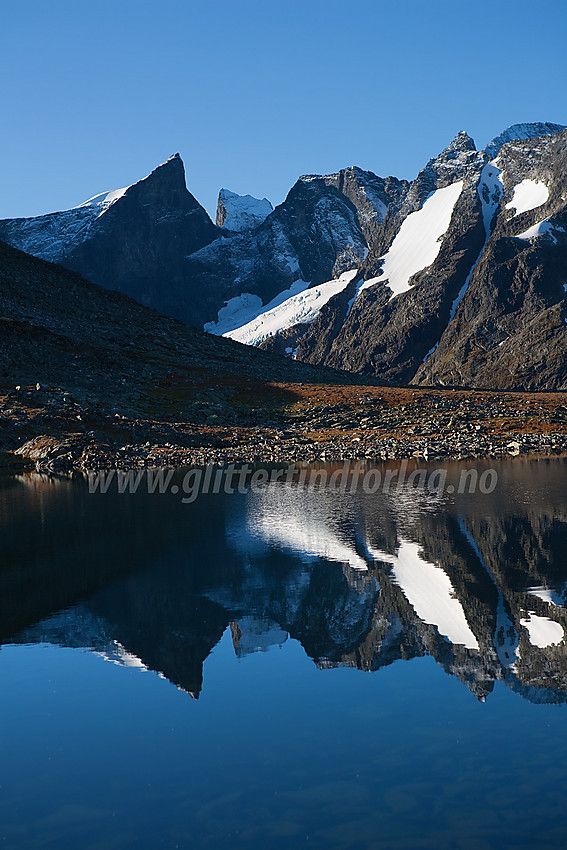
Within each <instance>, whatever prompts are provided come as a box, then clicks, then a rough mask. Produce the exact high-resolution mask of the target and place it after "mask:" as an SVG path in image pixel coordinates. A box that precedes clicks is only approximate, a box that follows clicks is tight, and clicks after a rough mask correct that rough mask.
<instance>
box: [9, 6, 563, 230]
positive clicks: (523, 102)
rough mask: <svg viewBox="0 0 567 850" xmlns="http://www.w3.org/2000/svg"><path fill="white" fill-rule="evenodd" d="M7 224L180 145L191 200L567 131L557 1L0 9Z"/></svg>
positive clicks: (144, 169)
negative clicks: (468, 139) (559, 126)
mask: <svg viewBox="0 0 567 850" xmlns="http://www.w3.org/2000/svg"><path fill="white" fill-rule="evenodd" d="M0 14H1V16H0V79H1V80H2V84H1V86H0V104H1V109H2V111H1V115H2V119H3V120H2V132H1V134H0V218H4V217H12V216H22V215H37V214H41V213H44V212H48V211H51V210H56V209H65V208H68V207H70V206H75V205H76V204H78V203H80V202H81V201H83V200H86V199H87V198H88V197H91V196H93V195H95V194H97V193H99V192H101V191H103V190H106V189H111V188H119V187H122V186H125V185H128V184H130V183H133V182H135V181H136V180H138V179H140V178H141V177H143V176H145V175H146V174H147V173H148V172H149V171H151V170H152V169H153V168H155V166H156V165H158V164H159V163H160V162H162V161H163V160H165V159H166V158H167V157H168V156H169V155H170V154H172V153H175V152H176V151H179V152H180V154H181V156H182V157H183V160H184V162H185V167H186V171H187V183H188V187H189V189H190V190H191V191H192V192H193V194H194V195H195V196H196V197H197V198H198V199H199V200H200V201H201V203H203V204H204V205H205V206H206V207H207V209H208V210H209V211H210V212H212V213H213V212H214V209H215V207H216V198H217V194H218V190H219V189H220V188H221V187H223V186H224V187H226V188H229V189H232V190H233V191H236V192H240V193H246V192H250V193H251V194H253V195H257V196H260V197H262V196H267V197H268V198H270V200H271V201H272V202H273V203H279V202H281V201H282V200H283V199H284V197H285V195H286V194H287V191H288V190H289V188H290V187H291V185H292V184H293V183H294V181H295V180H296V179H297V177H298V176H299V175H300V174H305V173H325V172H333V171H336V170H338V169H339V168H342V167H344V166H348V165H354V164H356V165H359V166H361V167H363V168H368V169H370V170H372V171H375V172H376V173H378V174H380V175H384V176H386V175H388V174H394V175H396V176H398V177H406V178H412V177H414V176H415V174H416V173H417V171H418V170H419V169H420V168H421V167H422V166H423V165H424V164H425V162H426V161H427V159H428V158H429V157H430V156H433V155H435V154H436V153H438V152H439V151H440V150H441V149H442V148H443V147H445V145H446V144H448V142H449V141H450V140H451V138H452V137H453V136H454V135H455V134H456V133H457V132H458V130H461V129H465V130H467V132H469V133H470V134H471V135H472V136H473V138H474V139H475V141H476V143H477V145H478V146H483V145H484V144H486V143H487V142H488V141H489V139H490V138H492V137H493V136H494V135H496V134H497V133H498V132H500V131H501V130H502V129H504V127H506V126H508V125H509V124H513V123H516V122H519V121H555V122H558V123H565V124H567V86H566V82H567V71H566V64H565V58H566V45H567V3H565V0H538V2H532V0H530V2H527V0H503V2H498V0H496V2H491V3H488V2H483V0H480V2H466V3H465V2H462V1H461V0H453V2H448V0H398V2H394V0H388V2H382V0H261V1H260V0H184V2H182V0H152V2H149V0H35V2H34V0H17V2H16V0H0Z"/></svg>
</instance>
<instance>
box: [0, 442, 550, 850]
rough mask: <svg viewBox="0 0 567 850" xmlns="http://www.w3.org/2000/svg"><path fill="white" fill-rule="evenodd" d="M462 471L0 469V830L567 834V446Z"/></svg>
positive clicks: (532, 837) (298, 835)
mask: <svg viewBox="0 0 567 850" xmlns="http://www.w3.org/2000/svg"><path fill="white" fill-rule="evenodd" d="M376 469H378V470H379V471H381V472H382V473H384V472H385V471H386V467H383V468H382V467H376ZM423 469H424V470H425V471H426V472H427V473H428V474H430V473H431V472H432V471H433V470H431V469H429V468H427V467H426V466H424V467H423ZM471 469H472V470H474V475H473V474H470V475H468V477H467V476H465V478H466V486H462V483H463V481H464V480H465V479H463V478H462V476H463V471H464V472H465V473H467V471H470V470H471ZM444 470H445V471H444V475H443V476H442V477H440V476H437V477H436V478H435V486H429V485H428V484H427V483H424V481H423V479H420V478H414V480H413V481H412V482H409V483H408V481H407V480H406V481H405V482H400V481H399V480H398V481H397V482H396V480H395V476H394V479H393V480H392V481H391V486H388V487H384V486H382V485H381V484H379V483H377V482H378V481H379V477H377V476H376V474H374V475H373V476H371V477H370V478H368V480H367V479H366V478H365V479H364V481H365V482H366V484H365V486H362V485H361V486H359V483H360V481H359V482H358V483H356V484H353V483H352V481H351V482H350V483H349V484H348V486H347V487H343V486H342V485H341V484H340V482H339V486H331V481H332V480H333V481H334V482H335V483H336V482H337V481H338V478H335V479H332V475H333V472H337V469H335V468H330V467H329V468H325V467H323V466H320V467H317V469H316V470H303V479H302V478H301V475H300V473H298V476H299V477H293V479H292V480H273V481H271V482H270V481H268V482H263V481H262V480H260V481H259V483H258V484H257V486H255V487H251V486H232V487H231V486H227V487H225V486H224V484H223V485H222V486H221V487H220V492H213V491H211V488H208V491H207V488H206V487H201V490H200V491H199V492H197V491H196V490H193V489H191V490H190V488H189V487H188V484H187V481H188V479H187V478H186V475H187V472H186V471H184V470H177V471H175V472H172V473H171V476H170V477H169V479H164V481H165V486H164V487H161V489H162V490H163V492H159V490H160V488H157V489H156V488H155V487H154V488H153V489H154V492H150V491H151V489H152V486H148V481H147V480H146V478H145V477H144V476H142V477H141V479H140V481H139V482H138V485H137V486H130V485H128V486H124V484H123V480H122V479H121V478H120V477H119V476H118V475H116V476H115V477H114V478H110V479H108V480H107V481H106V484H104V482H103V483H102V485H101V481H102V479H100V478H99V479H97V480H93V479H91V480H90V481H89V479H88V478H87V477H85V476H82V475H78V474H73V475H69V476H56V475H43V474H39V473H27V474H18V475H4V476H3V477H2V478H0V541H1V566H0V583H1V585H0V631H1V634H0V641H1V649H0V687H1V691H0V692H1V695H2V696H1V699H0V764H1V774H0V847H3V848H10V850H28V848H29V850H32V848H33V850H40V849H41V850H48V848H49V850H78V848H79V850H130V848H132V850H134V848H136V850H138V848H143V850H146V848H147V850H154V848H196V850H205V848H209V850H221V848H222V850H225V848H229V847H230V848H243V849H244V848H245V849H246V850H291V849H292V848H293V850H296V848H310V849H312V850H315V848H320V850H339V849H340V850H417V848H424V850H425V848H428V849H429V848H431V850H434V849H435V850H442V848H455V850H456V848H458V849H459V850H493V849H494V850H504V848H514V850H520V848H526V850H528V848H529V850H534V848H542V849H543V848H564V847H565V846H566V843H567V838H566V835H567V805H566V802H567V767H566V765H567V734H566V729H567V644H566V636H567V607H566V605H567V602H566V600H567V487H566V482H567V459H564V458H553V459H545V458H540V459H536V458H531V459H530V458H528V459H523V458H514V459H510V460H508V461H499V462H489V461H482V462H481V461H474V462H473V461H471V462H469V463H464V464H463V463H462V464H457V463H453V464H448V465H447V466H446V467H445V468H444ZM311 472H314V473H316V475H314V476H312V477H311V478H310V476H309V475H307V477H306V473H311ZM487 472H489V473H490V474H487V475H485V476H484V479H481V476H482V474H483V473H487ZM323 473H324V474H323ZM445 475H446V477H445ZM475 476H476V478H475ZM441 478H442V479H443V480H442V481H441ZM477 478H478V480H483V481H484V486H483V487H482V488H481V487H480V485H479V483H478V480H476V479H477ZM121 481H122V484H121ZM381 481H382V482H383V481H384V476H383V475H382V478H381ZM440 481H441V484H442V486H440ZM191 482H192V483H195V476H193V478H191ZM430 482H431V478H430ZM162 483H164V482H162ZM201 483H202V482H201ZM154 485H155V481H154ZM214 489H215V488H212V490H214ZM216 489H219V488H218V487H217V488H216ZM104 490H105V492H103V491H104ZM120 490H124V491H125V492H120ZM189 491H190V492H189ZM483 491H484V492H483Z"/></svg>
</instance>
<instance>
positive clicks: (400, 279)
mask: <svg viewBox="0 0 567 850" xmlns="http://www.w3.org/2000/svg"><path fill="white" fill-rule="evenodd" d="M462 189H463V181H462V180H458V181H457V182H456V183H452V184H451V185H450V186H446V187H445V188H444V189H437V190H436V191H435V192H433V194H431V195H430V196H429V198H428V199H427V200H426V201H425V203H424V205H423V206H422V208H421V209H420V210H417V211H416V212H413V213H410V215H408V217H407V218H406V219H404V222H403V224H402V226H401V227H400V230H399V232H398V234H397V236H396V238H395V239H394V241H393V242H392V245H391V247H390V249H389V251H388V252H387V253H386V254H385V255H384V257H383V258H382V259H383V260H384V264H383V266H382V273H381V274H380V275H379V276H378V277H374V278H371V279H370V280H367V281H365V283H363V284H362V286H361V287H360V289H359V290H358V291H359V293H360V292H362V291H363V290H364V289H367V288H368V287H369V286H374V284H376V283H386V282H387V284H388V287H389V288H390V289H391V291H392V297H394V296H395V295H401V293H402V292H407V290H408V289H409V288H410V283H409V281H410V278H411V277H412V276H413V275H414V274H417V272H420V271H422V270H423V269H426V268H427V267H428V266H430V265H431V264H432V263H433V262H434V261H435V259H436V258H437V255H438V254H439V251H440V249H441V244H442V242H441V239H442V237H443V236H444V235H445V233H446V232H447V228H448V227H449V224H450V222H451V216H452V215H453V210H454V209H455V204H456V203H457V200H458V199H459V196H460V194H461V192H462Z"/></svg>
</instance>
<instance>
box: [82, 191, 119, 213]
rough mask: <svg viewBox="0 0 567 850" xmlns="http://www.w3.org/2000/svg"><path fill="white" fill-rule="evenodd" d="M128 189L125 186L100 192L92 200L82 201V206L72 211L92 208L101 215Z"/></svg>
mask: <svg viewBox="0 0 567 850" xmlns="http://www.w3.org/2000/svg"><path fill="white" fill-rule="evenodd" d="M129 188H130V187H129V186H125V187H124V188H123V189H113V190H112V191H111V192H101V194H100V195H95V196H94V198H89V200H88V201H83V203H82V204H79V205H78V206H77V207H74V209H76V210H80V209H82V208H83V207H93V208H94V209H96V210H97V214H98V215H102V213H103V212H106V210H107V209H108V208H109V206H111V205H112V204H113V203H114V202H115V201H118V200H119V199H120V198H122V197H123V195H125V194H126V192H127V191H128V189H129Z"/></svg>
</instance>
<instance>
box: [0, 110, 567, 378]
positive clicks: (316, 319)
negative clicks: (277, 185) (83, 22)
mask: <svg viewBox="0 0 567 850" xmlns="http://www.w3.org/2000/svg"><path fill="white" fill-rule="evenodd" d="M566 175H567V130H566V129H565V128H564V127H562V126H560V125H557V124H550V123H545V124H542V123H536V124H518V125H514V126H512V127H510V128H508V129H507V130H505V131H504V132H503V133H501V134H500V135H499V136H497V137H496V138H495V139H493V141H492V142H491V143H490V144H489V145H487V146H486V148H485V149H484V150H480V151H479V150H477V149H476V146H475V144H474V142H473V140H472V139H471V138H470V136H468V135H467V134H466V133H465V132H459V133H458V134H457V135H456V137H455V138H454V139H453V140H452V141H451V142H450V144H449V145H448V146H447V147H446V148H445V149H444V150H443V151H442V152H441V153H440V154H439V155H438V156H437V157H434V158H432V159H430V160H429V162H428V163H427V164H426V165H425V167H424V168H423V169H422V170H421V171H420V173H419V174H418V175H417V177H416V178H415V179H414V180H413V181H411V182H410V181H407V180H398V179H396V178H395V177H386V178H382V177H379V176H377V175H376V174H373V173H372V172H370V171H364V170H362V169H360V168H357V167H350V168H345V169H343V170H341V171H339V172H338V173H336V174H331V175H325V176H319V175H306V176H303V177H301V178H299V180H298V181H297V182H296V183H295V185H294V186H293V187H292V189H291V190H290V192H289V194H288V195H287V197H286V199H285V201H284V202H283V203H282V204H280V205H279V206H277V207H276V208H275V209H273V208H272V205H271V204H270V202H269V201H268V200H267V199H265V198H264V199H261V200H260V199H255V198H253V197H251V196H250V195H245V196H240V195H237V194H235V193H234V192H230V191H229V190H227V189H223V190H221V192H220V195H219V202H218V208H217V217H216V223H213V221H212V220H211V219H210V217H209V216H208V214H207V212H206V211H205V210H204V208H203V207H202V206H201V205H200V204H199V203H198V201H197V200H196V199H195V198H194V197H193V195H192V194H191V193H190V192H189V191H188V190H187V187H186V182H185V172H184V166H183V163H182V161H181V159H180V157H179V155H178V154H176V155H174V156H172V157H170V158H169V159H168V160H167V161H166V162H164V163H163V164H162V165H160V166H159V167H158V168H157V169H156V170H155V171H153V172H152V173H151V174H150V175H149V176H148V177H146V178H145V179H143V180H141V181H139V182H138V183H136V184H134V185H132V186H129V187H127V188H125V189H120V190H116V191H112V192H104V193H102V194H101V195H97V196H95V197H94V198H91V199H90V200H89V201H86V202H85V203H83V204H81V205H80V206H78V207H76V208H74V209H71V210H66V211H63V212H55V213H51V214H49V215H45V216H40V217H36V218H24V219H21V218H20V219H6V220H3V221H0V239H2V240H4V241H5V242H7V243H9V244H11V245H12V246H14V247H16V248H18V249H20V250H21V251H24V252H26V253H29V254H33V255H35V256H36V257H40V258H42V259H44V260H48V261H50V262H55V263H59V264H61V265H63V266H65V267H67V268H68V269H70V270H73V271H77V272H80V273H81V274H82V275H84V276H85V277H86V278H87V279H88V280H90V281H92V282H93V283H97V284H99V285H102V286H105V287H107V288H110V289H116V290H119V291H120V292H123V293H125V294H127V295H130V296H132V297H133V298H135V299H136V300H138V301H140V302H142V303H143V304H145V305H147V306H150V307H153V308H155V309H157V310H159V311H161V312H163V313H166V314H169V315H171V316H174V317H176V318H179V319H182V320H183V321H184V322H186V323H188V324H190V325H193V326H195V327H198V328H205V330H207V331H209V332H211V333H213V334H217V335H226V336H230V337H232V338H233V339H235V340H237V341H241V342H245V343H248V344H250V345H256V346H260V347H262V348H265V349H269V350H272V351H274V352H276V353H280V354H285V355H287V356H288V357H291V358H293V359H295V360H299V361H305V362H308V363H310V364H312V365H318V366H319V365H325V366H331V367H333V368H337V369H342V370H346V371H350V372H354V373H357V374H359V375H361V376H372V377H373V378H378V379H379V380H383V381H389V382H394V383H405V384H407V383H413V384H421V385H446V386H453V385H460V386H475V387H485V388H493V389H494V388H496V389H528V390H544V389H563V388H565V387H566V386H567V371H566V369H567V367H566V363H567V359H566V357H565V354H566V346H567V331H566V328H565V323H566V321H567V318H566V317H567V311H566V309H565V306H564V303H565V302H564V299H565V290H566V288H567V233H566V231H567V176H566Z"/></svg>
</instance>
